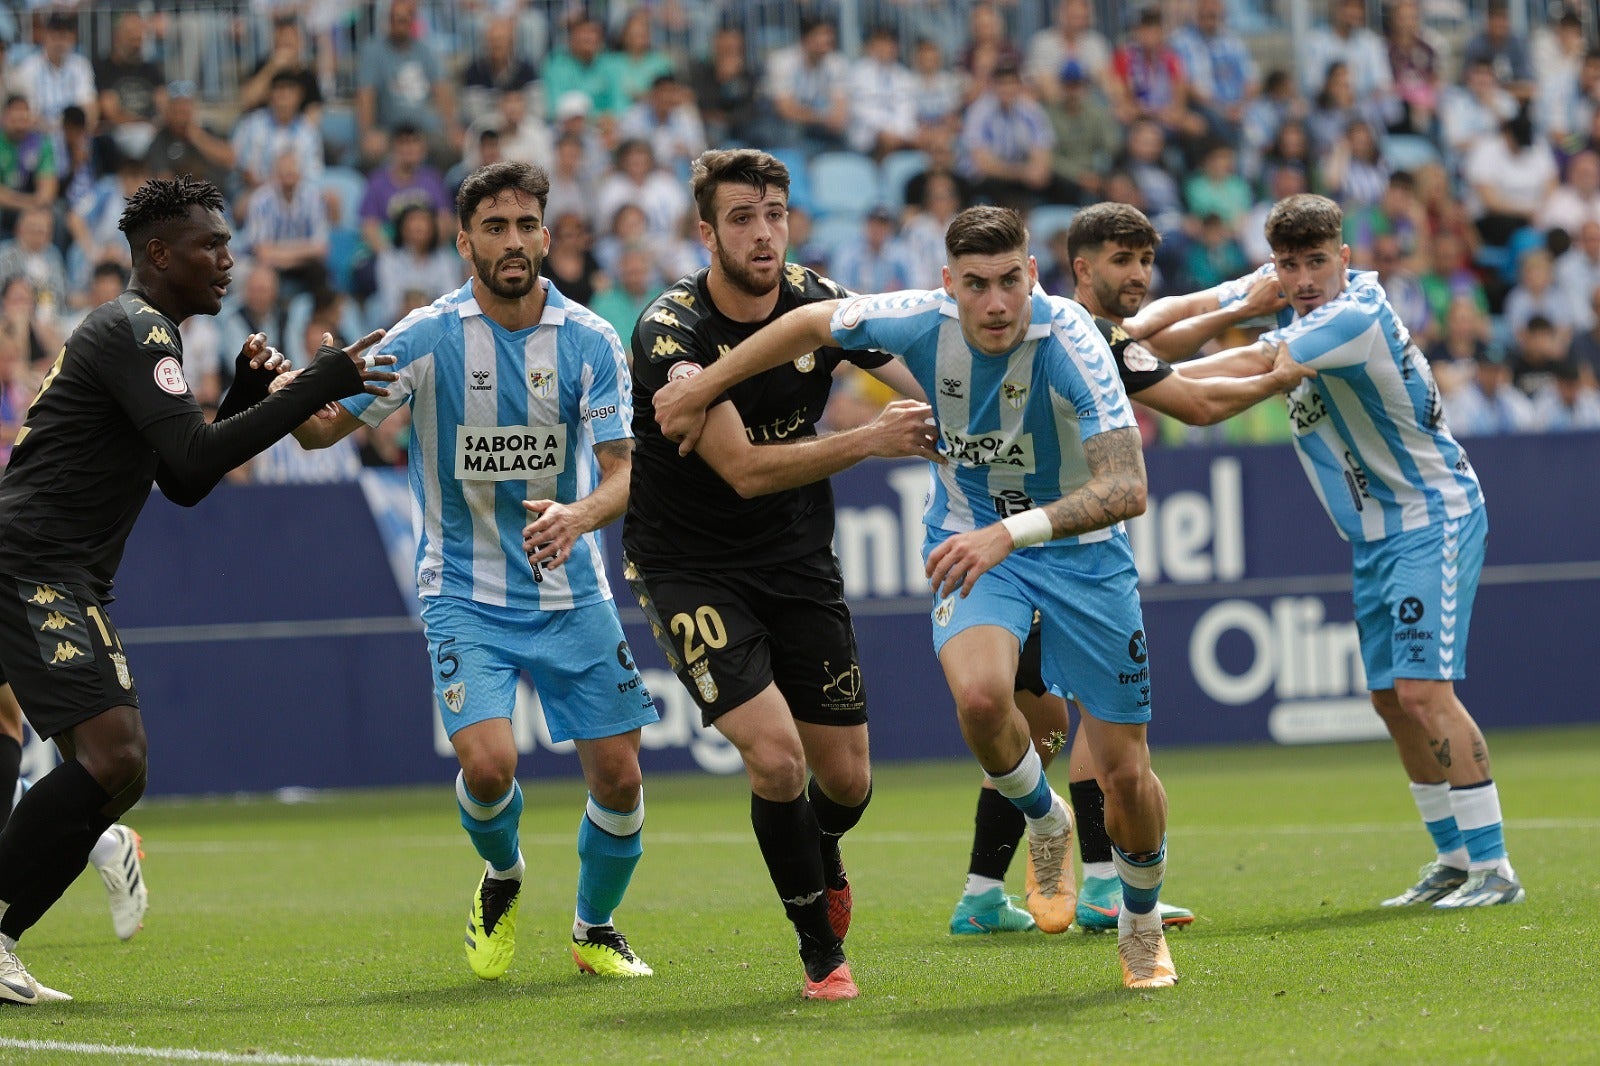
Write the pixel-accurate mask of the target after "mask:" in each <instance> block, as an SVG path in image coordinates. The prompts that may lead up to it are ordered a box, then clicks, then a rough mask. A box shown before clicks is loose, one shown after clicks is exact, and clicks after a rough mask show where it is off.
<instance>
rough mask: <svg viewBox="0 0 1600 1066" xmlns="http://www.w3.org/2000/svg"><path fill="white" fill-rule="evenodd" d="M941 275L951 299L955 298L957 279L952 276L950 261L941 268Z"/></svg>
mask: <svg viewBox="0 0 1600 1066" xmlns="http://www.w3.org/2000/svg"><path fill="white" fill-rule="evenodd" d="M939 277H940V280H942V281H943V282H944V291H945V292H946V293H947V294H949V296H950V298H951V299H955V295H956V281H955V278H953V277H951V276H950V264H949V263H946V264H945V265H944V266H942V267H940V268H939Z"/></svg>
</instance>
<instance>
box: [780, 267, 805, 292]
mask: <svg viewBox="0 0 1600 1066" xmlns="http://www.w3.org/2000/svg"><path fill="white" fill-rule="evenodd" d="M783 272H784V274H786V275H788V278H789V284H790V285H793V286H795V287H796V288H798V287H799V286H801V285H804V284H805V283H806V268H805V267H803V266H801V265H800V264H799V263H790V264H789V265H788V266H786V267H784V268H783Z"/></svg>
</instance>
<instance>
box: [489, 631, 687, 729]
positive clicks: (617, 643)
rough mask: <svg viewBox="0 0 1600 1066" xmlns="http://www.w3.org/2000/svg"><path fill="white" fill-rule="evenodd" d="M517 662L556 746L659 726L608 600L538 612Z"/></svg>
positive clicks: (522, 643) (630, 650)
mask: <svg viewBox="0 0 1600 1066" xmlns="http://www.w3.org/2000/svg"><path fill="white" fill-rule="evenodd" d="M527 628H528V630H530V634H529V639H524V640H521V641H520V642H519V647H520V649H521V651H522V657H521V658H520V659H519V660H517V661H518V665H520V666H521V667H522V668H523V669H524V670H526V671H527V673H528V676H529V677H530V678H532V680H533V687H534V690H535V691H536V692H538V694H539V703H540V705H541V706H542V708H543V709H544V720H545V725H546V726H548V727H549V730H550V737H551V739H553V740H557V741H562V740H595V739H597V738H600V737H611V736H616V735H617V734H619V733H628V732H632V731H634V730H638V729H640V728H642V727H644V726H647V725H649V724H650V723H652V722H655V721H658V720H659V719H660V715H659V714H658V713H657V711H656V705H655V701H654V700H652V699H651V698H650V691H649V689H647V688H645V684H644V678H642V677H641V676H639V668H638V667H637V666H635V665H634V661H633V649H631V648H630V647H628V641H627V639H626V638H625V637H624V636H623V634H622V623H621V622H620V621H618V619H617V611H616V607H615V606H614V605H613V604H612V602H611V601H610V600H601V601H600V602H598V603H591V604H587V605H585V606H583V607H573V608H571V609H569V610H565V611H540V612H536V617H535V618H533V619H531V620H530V622H529V623H528V625H527Z"/></svg>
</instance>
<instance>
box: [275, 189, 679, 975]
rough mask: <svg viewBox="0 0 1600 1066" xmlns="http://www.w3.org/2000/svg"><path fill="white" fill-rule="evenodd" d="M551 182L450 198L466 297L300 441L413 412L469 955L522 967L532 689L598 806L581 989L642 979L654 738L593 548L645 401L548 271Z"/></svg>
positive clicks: (422, 576) (415, 318)
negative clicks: (634, 942)
mask: <svg viewBox="0 0 1600 1066" xmlns="http://www.w3.org/2000/svg"><path fill="white" fill-rule="evenodd" d="M549 190H550V184H549V178H548V177H547V176H546V174H545V172H544V171H543V170H541V169H540V168H538V167H535V166H530V165H528V164H524V163H495V164H492V165H490V166H486V167H483V168H480V169H479V170H477V171H476V172H474V173H473V174H472V175H470V176H469V177H468V178H467V180H466V181H465V182H464V183H463V184H462V186H461V190H460V193H459V194H458V196H457V199H456V208H457V213H458V215H459V216H460V221H461V232H460V234H459V235H458V237H457V238H456V247H457V249H458V250H459V251H460V253H461V256H462V258H463V259H466V260H467V261H468V262H469V263H470V264H471V266H472V277H471V278H470V280H468V281H467V283H466V284H465V285H463V286H462V287H461V288H460V289H458V290H456V291H455V292H451V293H446V294H445V295H443V296H441V297H440V298H439V299H437V300H435V301H434V302H433V303H432V304H431V305H429V306H427V307H423V308H419V309H418V310H416V311H413V312H412V313H411V314H409V315H407V316H406V317H405V318H404V319H402V320H401V322H400V323H399V325H397V326H395V327H394V329H393V330H391V331H390V333H389V334H388V336H387V337H386V338H385V339H384V342H383V345H382V351H383V352H384V353H388V354H392V355H394V356H395V357H396V360H397V361H396V364H395V369H396V371H397V372H398V374H399V381H398V382H397V383H396V384H395V385H394V386H392V387H391V388H390V391H389V395H388V396H387V397H385V398H382V399H381V400H380V402H377V403H365V402H359V401H358V402H354V403H349V404H344V405H343V406H342V407H339V408H337V409H335V410H333V411H331V412H328V415H329V417H326V418H319V419H313V420H311V421H309V422H307V423H306V424H305V425H304V426H302V427H301V429H300V431H297V433H296V437H297V439H299V440H300V442H301V443H302V444H304V445H306V446H308V447H326V446H327V445H329V444H331V443H333V442H335V441H337V440H339V439H340V438H342V437H343V436H345V435H346V434H348V433H350V432H351V431H353V430H354V429H355V428H356V427H357V426H359V425H362V424H363V423H364V424H366V425H369V426H376V425H378V424H379V423H380V422H382V421H383V419H384V418H386V417H387V416H388V415H390V414H391V413H392V412H394V411H395V410H396V409H397V408H399V407H400V406H401V405H402V404H409V405H410V408H411V420H412V445H411V453H410V458H409V468H410V479H411V490H412V503H413V506H414V508H415V515H416V523H417V528H418V529H419V530H420V532H421V536H420V538H419V541H418V544H417V555H416V579H417V594H418V595H419V596H420V597H421V598H422V602H423V608H422V621H423V628H424V630H425V631H426V635H427V640H428V656H429V660H430V662H431V663H432V667H433V674H434V698H435V703H436V705H437V708H438V713H439V716H440V718H441V720H442V721H443V723H444V727H445V730H446V732H447V733H448V734H449V735H450V741H451V743H452V744H453V745H454V747H455V751H456V755H457V757H458V758H459V760H460V762H461V772H460V774H459V775H458V776H457V778H456V799H457V802H458V804H459V806H460V813H461V824H462V827H463V828H464V829H466V831H467V835H468V837H469V838H470V839H471V840H472V844H473V846H474V847H475V848H476V849H477V851H478V854H479V855H480V856H482V858H483V860H484V873H483V877H482V879H481V880H480V881H479V885H478V890H477V891H476V892H475V893H474V894H473V903H472V913H471V915H470V917H469V918H468V926H467V936H466V949H467V959H468V961H469V963H470V964H471V966H472V969H473V971H474V972H475V973H476V974H477V975H478V976H479V977H482V978H484V979H486V980H492V979H494V978H497V977H499V976H500V975H501V974H503V973H504V972H505V970H506V967H507V966H508V965H509V963H510V961H511V956H512V952H513V950H514V947H515V931H516V911H517V904H518V901H519V900H520V896H521V887H522V876H523V871H524V861H523V857H522V853H521V850H520V848H519V846H518V836H517V823H518V819H519V816H520V815H521V813H522V792H521V789H520V788H518V786H517V781H516V768H517V749H516V743H515V740H514V738H513V734H512V728H511V713H512V708H513V706H514V705H515V702H516V686H517V677H518V674H519V672H522V671H526V672H527V673H528V675H529V676H530V677H531V678H532V679H533V682H534V686H535V688H536V689H537V690H538V692H539V695H540V699H541V701H542V704H543V708H544V715H545V720H546V722H547V724H548V725H549V727H550V735H551V736H552V737H553V738H554V739H556V740H558V741H559V740H572V741H574V742H575V743H576V745H577V749H578V758H579V761H580V763H581V764H582V767H583V774H584V780H585V782H586V783H587V785H588V788H589V798H588V802H587V805H586V808H585V812H584V816H583V820H582V821H581V822H580V824H579V828H578V856H579V869H578V901H577V915H576V918H575V919H574V922H573V932H572V954H573V957H574V959H575V960H576V961H577V964H578V966H579V967H580V968H581V969H583V970H585V971H586V972H590V973H600V974H606V975H614V976H649V975H650V973H651V970H650V967H649V966H648V965H646V964H645V963H644V962H643V961H642V960H640V959H639V958H638V956H636V955H635V954H634V953H633V950H632V949H631V948H630V947H629V945H628V942H627V939H626V938H625V937H623V935H622V934H621V933H619V932H618V931H617V930H616V927H615V926H614V925H613V924H612V912H613V911H614V910H615V909H616V908H617V907H618V906H619V905H620V904H621V902H622V897H623V894H624V892H625V891H626V890H627V887H628V882H629V879H630V878H631V877H632V876H633V869H634V866H635V865H636V864H637V863H638V861H639V856H640V854H641V852H642V845H641V840H640V833H641V829H642V827H643V825H644V793H643V789H642V786H641V774H640V770H639V738H640V729H641V728H642V727H643V726H645V725H648V724H649V723H651V722H654V721H656V720H657V717H658V716H657V713H656V709H655V705H654V703H653V702H652V700H651V697H650V693H649V692H648V691H647V690H646V689H645V687H644V683H643V680H642V679H641V677H640V675H639V671H638V669H637V668H636V667H635V665H634V661H633V656H632V653H631V652H630V650H629V648H628V644H627V641H626V640H625V639H624V638H623V634H622V626H621V623H620V622H619V620H618V617H617V611H616V606H615V604H614V603H613V601H612V598H611V589H610V587H609V585H608V583H607V580H606V572H605V564H604V560H603V558H602V554H601V547H600V543H599V538H598V535H597V533H596V531H597V530H598V529H600V528H601V527H602V526H604V525H606V524H607V523H609V522H612V521H614V520H615V519H617V518H618V517H620V516H621V514H622V512H623V509H624V508H625V507H626V505H627V497H628V478H629V475H630V471H631V466H632V458H631V457H632V450H633V441H632V430H631V428H630V422H631V418H632V413H633V412H632V400H631V392H630V384H629V373H628V364H627V359H626V357H625V355H624V353H623V350H622V344H621V342H620V341H619V340H618V338H617V334H616V331H615V330H613V329H612V328H611V326H610V325H608V324H607V323H606V322H605V321H604V320H602V319H601V318H599V317H598V316H596V315H595V314H594V313H593V312H591V311H590V310H588V309H587V308H585V307H583V306H582V305H581V304H577V303H574V302H572V301H570V300H568V299H566V298H565V297H564V296H562V295H561V293H560V292H559V291H558V290H557V289H556V287H555V286H554V285H552V284H550V282H549V281H548V280H546V279H543V278H541V277H539V266H540V263H541V261H542V260H543V258H544V255H545V252H546V251H547V250H548V249H549V244H550V234H549V231H548V230H546V229H545V226H544V217H543V216H544V208H545V202H546V198H547V197H548V195H549Z"/></svg>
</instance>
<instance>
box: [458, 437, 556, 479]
mask: <svg viewBox="0 0 1600 1066" xmlns="http://www.w3.org/2000/svg"><path fill="white" fill-rule="evenodd" d="M566 468H567V427H566V426H457V427H456V479H457V480H459V481H518V480H521V481H526V480H528V479H530V478H545V477H555V476H556V475H557V474H559V473H561V472H562V471H563V470H565V469H566Z"/></svg>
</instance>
